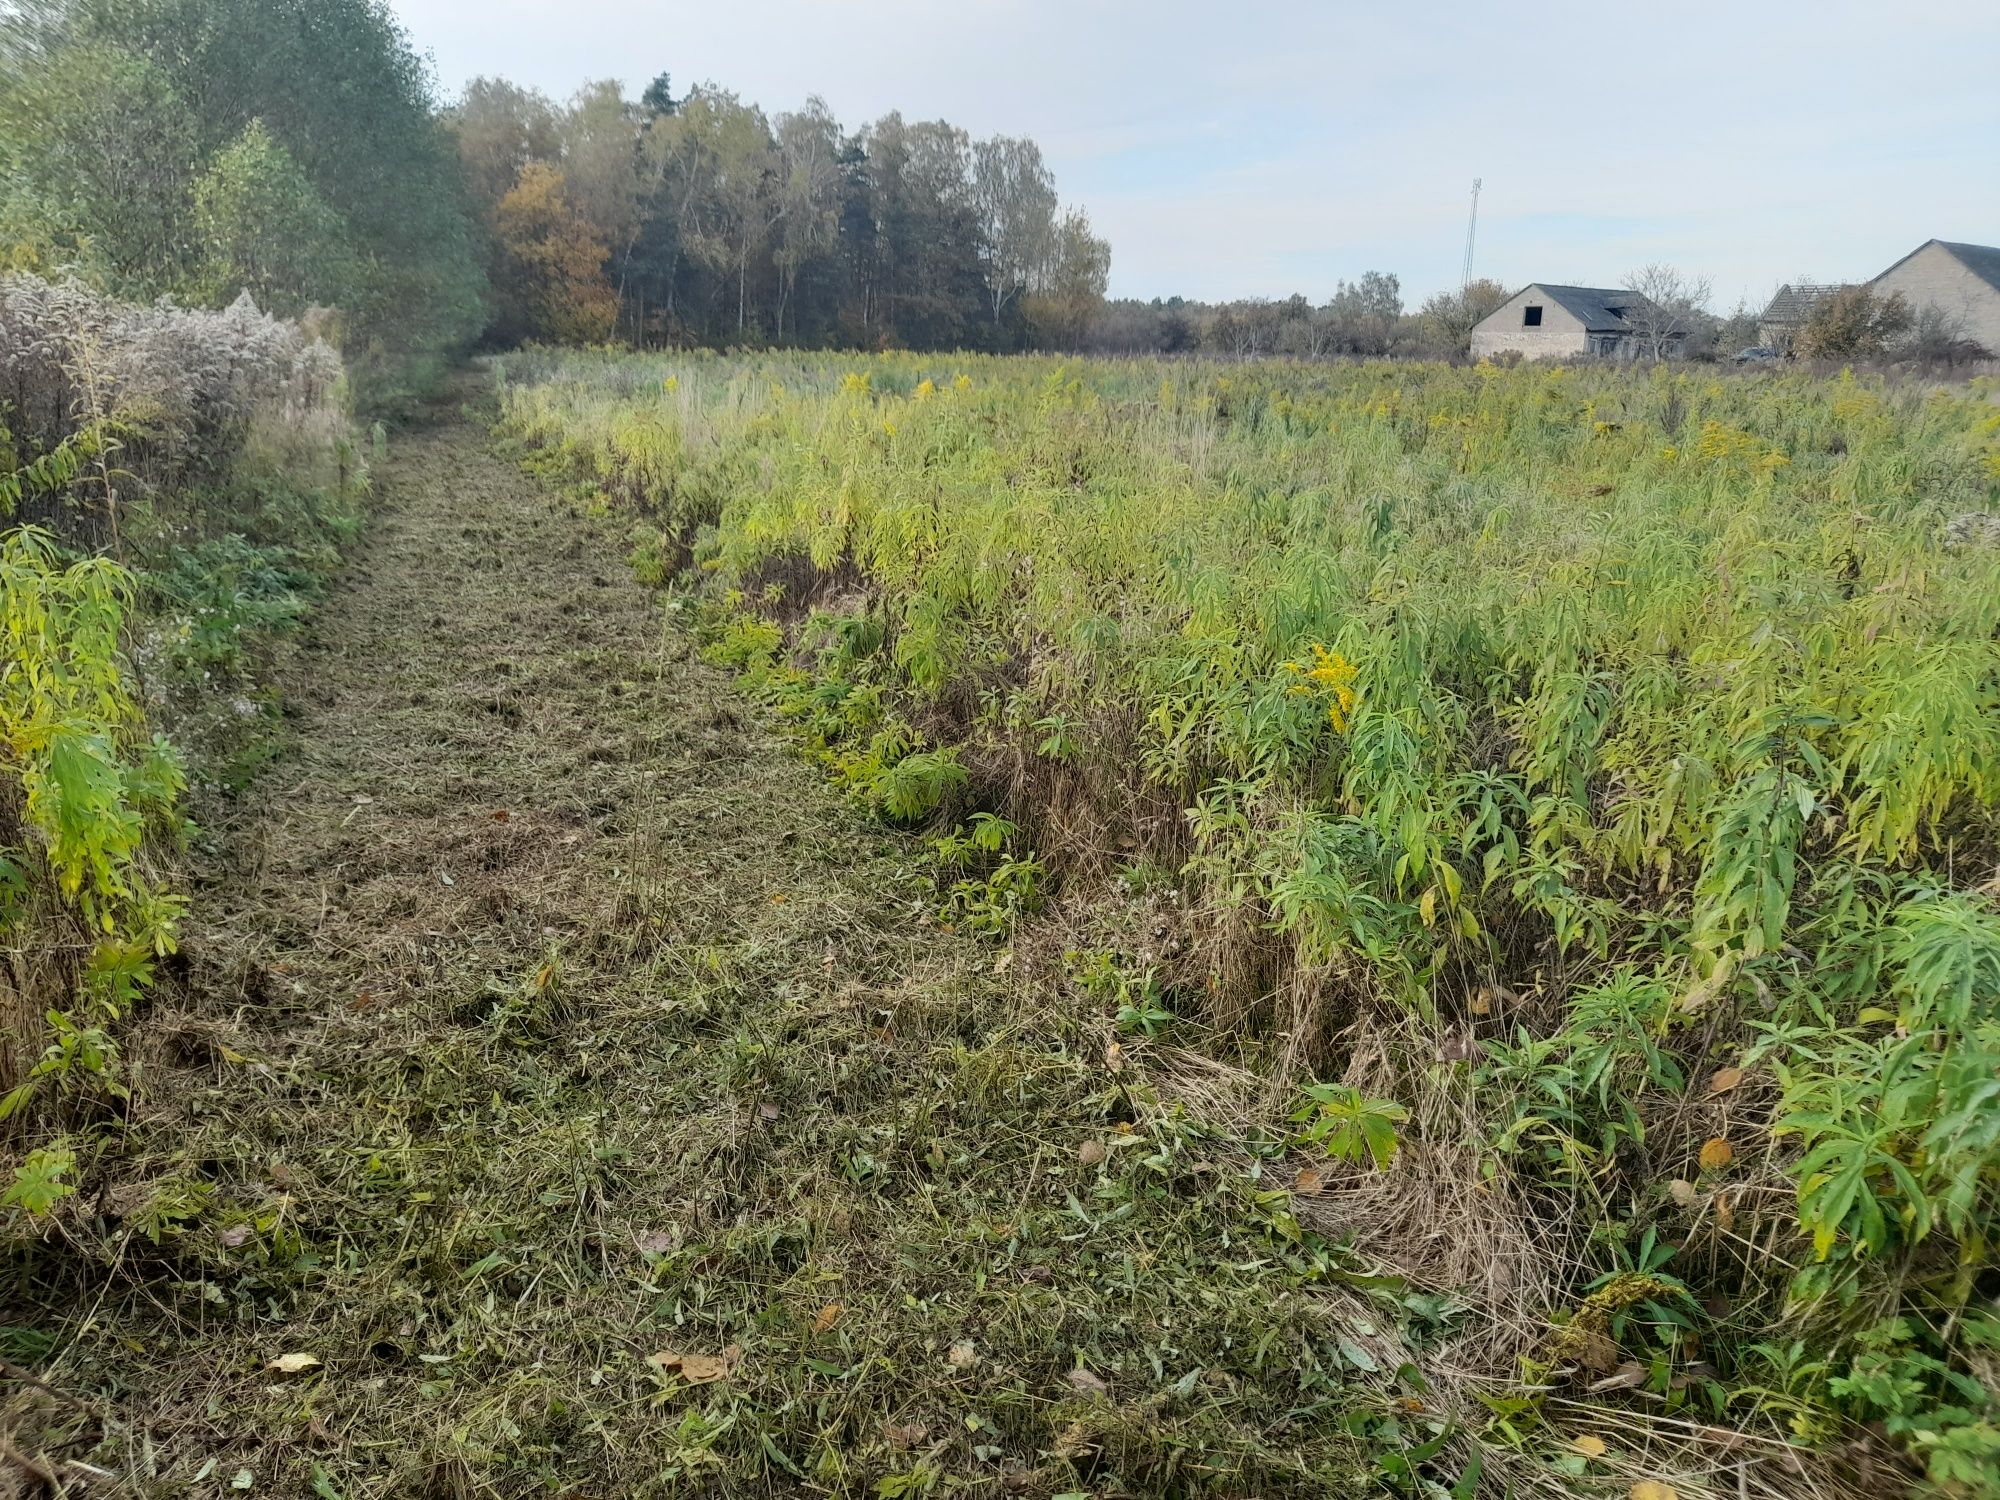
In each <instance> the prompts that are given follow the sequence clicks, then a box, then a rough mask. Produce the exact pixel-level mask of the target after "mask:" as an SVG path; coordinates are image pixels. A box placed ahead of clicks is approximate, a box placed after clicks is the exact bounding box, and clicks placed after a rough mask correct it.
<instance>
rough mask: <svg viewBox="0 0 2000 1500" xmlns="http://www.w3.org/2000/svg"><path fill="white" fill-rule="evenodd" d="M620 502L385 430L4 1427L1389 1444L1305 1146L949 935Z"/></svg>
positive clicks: (262, 1440) (211, 1444)
mask: <svg viewBox="0 0 2000 1500" xmlns="http://www.w3.org/2000/svg"><path fill="white" fill-rule="evenodd" d="M616 531H617V528H616V527H614V526H611V525H609V524H608V523H602V522H597V521H592V520H590V519H588V518H587V517H585V516H583V515H581V514H580V513H579V511H578V510H577V508H576V507H574V506H573V505H571V504H569V503H567V502H564V501H562V500H559V499H556V498H554V497H552V496H551V495H550V494H549V493H548V492H546V491H544V490H541V489H539V488H537V487H536V486H535V485H534V483H533V482H532V481H530V480H529V479H527V478H525V477H524V476H522V475H521V474H519V473H518V472H517V471H515V470H514V469H513V468H511V467H510V466H508V465H506V464H504V463H503V462H501V461H500V460H499V459H498V458H496V457H494V456H492V455H491V454H490V453H489V452H488V450H487V447H486V444H485V439H484V435H483V433H482V432H481V431H480V430H479V429H478V428H477V427H476V426H475V425H474V424H473V423H471V422H469V421H466V420H463V419H451V418H445V419H442V420H440V422H439V423H438V424H437V425H434V426H432V427H431V428H429V429H427V430H424V431H421V432H418V433H416V434H413V435H411V436H409V437H407V438H405V439H403V440H401V441H400V442H399V443H398V444H397V446H396V451H395V453H394V455H393V459H392V462H391V464H390V466H389V471H388V473H387V475H386V476H385V482H384V486H383V503H382V507H381V509H380V511H379V513H378V514H377V515H376V517H375V518H374V520H373V521H372V522H371V526H370V530H369V532H368V534H367V536H366V538H365V540H364V541H363V543H362V544H361V545H360V546H359V548H358V549H357V552H356V554H355V557H354V561H353V563H352V566H351V567H350V569H349V571H348V572H347V574H346V575H345V577H344V578H343V579H342V580H341V581H340V582H339V583H338V585H337V586H336V587H335V589H334V590H333V591H332V592H331V594H330V595H329V597H328V598H327V599H326V600H325V601H324V603H323V604H322V605H321V607H320V608H319V610H318V611H317V613H316V616H315V618H314V621H313V623H312V624H311V626H310V627H309V631H308V634H307V635H306V636H305V637H304V638H303V639H302V640H301V641H299V642H298V644H297V646H296V649H295V651H294V653H293V654H292V655H291V657H290V659H289V661H288V663H287V664H286V665H285V666H284V668H283V670H282V683H281V686H282V687H283V690H284V692H285V695H286V698H287V700H288V703H289V704H290V707H291V730H292V736H291V738H292V743H291V745H290V747H289V749H288V750H287V752H286V753H285V754H284V755H283V756H282V757H281V758H280V759H279V761H278V762H277V763H276V764H275V765H274V766H273V767H272V768H271V769H270V770H269V771H268V772H267V773H266V774H265V776H264V778H263V780H262V781H261V782H260V784H259V786H258V788H257V789H256V790H255V791H253V792H252V793H251V794H250V795H249V796H248V797H247V798H246V799H245V801H244V803H243V804H242V806H241V808H240V810H239V811H238V812H237V813H236V815H235V816H234V817H233V818H232V819H231V820H230V821H229V822H227V823H226V824H224V825H222V826H218V827H217V828H215V829H214V830H212V839H213V843H214V846H215V847H214V851H213V852H212V854H211V855H210V857H209V859H208V862H207V869H208V884H207V885H206V886H205V888H204V889H202V890H201V891H200V892H199V894H198V899H197V904H196V909H195V912H194V914H193V916H192V917H191V919H190V923H189V933H188V936H189V944H188V948H189V956H190V970H189V973H188V975H187V977H186V979H185V983H184V986H183V992H182V993H179V994H178V995H175V996H172V997H163V998H162V1000H161V1001H160V1003H159V1005H158V1006H157V1007H156V1010H155V1013H154V1014H153V1015H152V1016H151V1017H150V1018H149V1020H148V1022H147V1023H146V1025H145V1026H144V1027H143V1028H142V1032H141V1034H142V1037H143V1038H144V1041H143V1044H142V1046H141V1047H140V1049H139V1050H140V1053H141V1055H140V1057H139V1059H138V1060H139V1061H140V1062H141V1064H142V1072H141V1075H140V1077H141V1082H142V1086H141V1088H140V1090H139V1094H138V1097H137V1099H136V1101H135V1104H134V1109H133V1112H132V1113H133V1119H132V1125H131V1130H130V1144H129V1146H128V1147H127V1148H126V1149H125V1150H124V1151H123V1152H122V1154H121V1155H119V1156H118V1157H117V1159H116V1165H115V1171H114V1172H113V1173H112V1174H111V1176H110V1180H107V1181H106V1182H104V1183H103V1184H101V1190H100V1191H98V1192H97V1193H96V1194H95V1196H94V1197H93V1198H92V1200H91V1202H90V1205H89V1211H88V1212H79V1213H78V1214H77V1215H75V1216H73V1217H72V1218H71V1220H70V1221H68V1223H67V1224H66V1226H65V1228H64V1230H63V1234H62V1237H61V1240H60V1242H59V1243H51V1244H50V1245H49V1246H48V1247H47V1252H46V1254H45V1255H43V1256H41V1257H39V1258H37V1259H35V1260H33V1261H32V1262H31V1263H29V1264H26V1265H21V1266H15V1267H11V1268H8V1270H7V1272H6V1275H7V1277H8V1280H7V1282H6V1283H5V1288H6V1290H7V1299H6V1300H7V1304H8V1305H7V1312H6V1315H5V1319H4V1322H5V1323H6V1324H7V1325H8V1335H9V1342H8V1344H7V1345H6V1347H7V1348H8V1349H10V1350H11V1351H12V1353H11V1355H10V1357H11V1358H14V1359H15V1360H16V1362H17V1363H25V1364H32V1365H33V1366H35V1367H36V1368H38V1369H41V1370H42V1371H43V1372H44V1373H46V1374H47V1375H48V1376H49V1378H50V1379H51V1381H52V1382H53V1383H54V1384H56V1385H59V1386H60V1387H62V1388H63V1389H64V1390H66V1391H69V1392H71V1393H74V1394H75V1395H78V1396H80V1397H81V1398H82V1399H83V1400H84V1401H86V1402H88V1403H89V1404H90V1406H91V1408H92V1410H91V1411H85V1410H83V1409H82V1408H79V1407H75V1406H72V1405H69V1404H66V1403H64V1402H62V1401H59V1400H57V1399H55V1398H53V1397H46V1398H45V1397H42V1396H40V1395H39V1394H38V1393H36V1392H34V1391H32V1390H24V1391H22V1392H17V1394H16V1395H15V1396H14V1397H13V1398H12V1400H13V1416H14V1419H15V1423H16V1430H17V1431H19V1432H22V1433H33V1434H35V1435H36V1439H35V1440H36V1443H37V1445H38V1446H39V1448H40V1449H41V1451H45V1452H49V1453H52V1454H56V1455H59V1456H66V1457H67V1458H70V1459H75V1460H80V1461H83V1462H87V1463H89V1464H91V1465H95V1466H97V1467H98V1468H99V1469H101V1470H105V1471H109V1472H110V1473H112V1474H114V1475H117V1476H120V1478H119V1479H117V1480H115V1481H98V1482H96V1488H95V1490H93V1489H92V1488H91V1485H92V1481H90V1479H89V1477H88V1475H87V1474H86V1473H85V1471H84V1470H82V1469H80V1468H72V1469H67V1470H65V1471H64V1472H65V1474H66V1475H67V1476H69V1478H70V1479H71V1480H72V1481H74V1482H75V1483H76V1484H77V1485H78V1486H79V1487H80V1491H81V1492H124V1493H138V1494H147V1495H208V1494H213V1495H236V1494H242V1493H246V1492H248V1493H254V1494H274V1495H302V1494H317V1495H321V1496H338V1497H343V1500H358V1497H362V1496H370V1497H392V1496H393V1497H405V1496H438V1497H444V1496H453V1497H456V1496H473V1495H551V1494H553V1495H570V1496H579V1497H581V1496H603V1497H611V1496H625V1495H687V1494H749V1493H774V1494H794V1493H796V1494H812V1493H826V1494H847V1493H853V1494H871V1493H873V1494H881V1495H884V1496H889V1497H895V1496H898V1495H920V1494H930V1493H937V1494H944V1493H959V1494H965V1493H971V1494H984V1493H1009V1494H1029V1495H1052V1494H1057V1493H1062V1492H1089V1493H1093V1494H1099V1495H1118V1494H1165V1493H1190V1492H1197V1491H1199V1492H1214V1493H1220V1494H1235V1495H1252V1494H1254V1495H1267V1496H1268V1495H1277V1494H1286V1493H1299V1494H1315V1495H1318V1494H1328V1493H1349V1492H1352V1490H1353V1489H1354V1487H1355V1486H1356V1485H1357V1484H1358V1483H1359V1481H1357V1480H1356V1479H1355V1478H1354V1475H1355V1468H1356V1460H1355V1445H1354V1443H1353V1440H1352V1439H1351V1438H1350V1437H1349V1436H1348V1435H1347V1431H1346V1424H1347V1420H1348V1412H1349V1410H1350V1408H1351V1406H1352V1402H1351V1400H1349V1399H1348V1398H1347V1397H1346V1394H1345V1392H1344V1388H1343V1385H1342V1376H1341V1375H1340V1373H1339V1371H1340V1368H1341V1361H1342V1359H1343V1355H1342V1353H1341V1352H1339V1346H1338V1344H1337V1339H1336V1329H1335V1326H1334V1324H1333V1321H1332V1319H1331V1317H1330V1313H1331V1311H1332V1310H1333V1309H1334V1308H1335V1307H1336V1305H1341V1304H1337V1303H1336V1301H1335V1300H1334V1299H1335V1298H1337V1297H1349V1296H1351V1294H1349V1293H1344V1292H1338V1291H1336V1290H1332V1289H1329V1284H1328V1278H1327V1276H1326V1267H1327V1265H1328V1264H1329V1261H1328V1258H1327V1255H1326V1253H1325V1252H1324V1251H1323V1250H1319V1249H1317V1248H1315V1247H1314V1246H1313V1245H1312V1244H1311V1242H1310V1241H1307V1242H1305V1243H1303V1244H1302V1243H1300V1242H1299V1241H1298V1239H1297V1236H1296V1228H1295V1226H1293V1225H1292V1224H1291V1221H1290V1219H1289V1217H1288V1216H1287V1214H1286V1212H1285V1208H1284V1202H1283V1196H1282V1195H1280V1194H1271V1193H1264V1192H1261V1191H1260V1189H1261V1188H1263V1187H1266V1186H1268V1185H1269V1184H1268V1183H1260V1182H1259V1181H1258V1180H1256V1176H1255V1164H1254V1162H1252V1161H1251V1160H1250V1159H1249V1158H1247V1157H1245V1156H1244V1155H1243V1154H1242V1153H1241V1151H1240V1150H1238V1149H1237V1148H1235V1147H1233V1146H1229V1145H1227V1144H1226V1143H1219V1142H1217V1141H1215V1140H1214V1139H1213V1138H1212V1137H1210V1136H1209V1135H1208V1134H1206V1133H1205V1132H1203V1131H1202V1130H1201V1129H1200V1128H1199V1127H1198V1126H1197V1125H1195V1124H1194V1122H1192V1121H1191V1120H1188V1119H1187V1118H1185V1116H1184V1115H1182V1114H1180V1112H1178V1111H1176V1110H1173V1109H1171V1108H1168V1107H1166V1106H1164V1105H1162V1104H1161V1103H1160V1102H1159V1101H1158V1100H1157V1099H1156V1098H1155V1097H1154V1096H1153V1095H1152V1094H1151V1093H1150V1092H1149V1091H1148V1090H1147V1089H1146V1088H1145V1087H1144V1086H1143V1085H1141V1084H1139V1083H1138V1082H1137V1081H1136V1077H1135V1076H1134V1074H1127V1075H1126V1076H1122V1077H1121V1076H1114V1075H1113V1074H1111V1073H1109V1072H1108V1071H1107V1070H1106V1068H1105V1066H1104V1063H1103V1046H1104V1037H1105V1035H1106V1033H1104V1032H1103V1031H1102V1030H1101V1028H1100V1023H1099V1022H1098V1021H1097V1020H1095V1019H1088V1020H1087V1019H1086V1018H1085V1016H1084V1014H1083V1011H1082V1008H1081V1006H1080V1004H1078V1003H1075V1002H1063V1001H1060V1000H1052V999H1051V998H1050V996H1049V993H1048V991H1047V989H1046V987H1045V986H1043V987H1041V988H1038V987H1037V985H1036V984H1033V983H1030V982H1029V981H1027V980H1024V979H1021V978H1019V977H1018V972H1019V971H1018V970H1009V971H1007V972H1006V973H1004V974H1003V973H999V972H996V970H1001V969H1005V968H1006V966H1005V965H1003V964H1000V963H999V962H998V961H997V955H998V954H999V952H1000V950H999V949H997V948H995V947H993V946H990V945H984V944H980V943H976V942H973V941H971V940H968V939H963V938H959V937H954V936H951V935H949V934H946V933H944V932H941V931H940V930H939V928H938V926H937V924H936V922H935V920H934V911H935V906H936V893H935V890H934V888H933V886H932V884H931V881H930V878H929V876H928V875H927V874H926V873H925V872H924V871H923V869H922V867H921V854H922V849H923V846H922V843H921V841H920V840H916V839H912V838H908V837H905V836H903V835H899V834H893V833H889V832H885V831H884V830H882V829H881V828H879V827H877V826H874V825H872V824H870V823H868V822H867V821H866V820H865V819H864V818H862V816H861V815H860V814H858V813H856V812H854V811H852V810H850V809H849V808H847V807H846V806H845V805H844V804H843V803H842V802H840V801H839V800H838V798H837V797H836V796H835V795H834V794H833V793H832V792H830V791H829V790H828V789H827V788H826V787H825V786H824V785H823V783H822V782H821V780H820V778H819V777H818V775H817V773H815V772H814V771H812V770H811V769H809V768H808V767H806V766H805V765H803V764H802V763H800V762H799V761H797V760H796V759H794V758H792V757H790V756H789V755H788V753H787V751H786V750H785V748H784V745H783V742H782V741H781V739H780V738H779V737H778V735H777V733H776V731H775V730H774V729H773V728H771V727H769V726H767V725H766V724H765V722H764V720H763V718H762V714H761V710H759V709H757V708H755V707H754V706H753V705H750V704H747V703H746V702H744V701H743V700H742V699H740V698H738V697H736V696H735V695H734V694H733V691H732V689H731V687H730V685H729V683H728V682H727V681H726V680H724V679H723V678H722V677H720V676H719V675H718V674H716V673H714V672H713V671H711V670H709V669H708V668H705V667H703V666H702V665H700V664H699V663H698V662H697V661H695V660H694V659H693V658H692V656H691V654H690V652H689V650H688V648H687V647H686V645H685V644H684V643H683V642H682V641H681V640H680V639H679V638H678V637H676V636H674V635H672V634H671V633H669V632H667V631H665V630H664V629H663V625H662V621H663V618H664V614H663V612H662V610H661V609H660V607H659V605H658V603H657V601H656V600H655V599H654V598H653V597H651V596H649V595H648V594H647V593H646V592H645V591H643V590H642V589H641V588H639V587H638V586H637V585H636V584H635V583H634V582H633V581H632V580H631V578H630V575H629V573H628V571H627V569H626V567H625V565H624V563H623V561H622V556H621V554H622V550H623V549H622V546H621V544H620V541H619V538H618V536H617V535H616V534H615V533H616ZM1021 967H1022V968H1025V967H1027V966H1026V965H1023V966H1021ZM1135 1071H1136V1070H1135ZM1086 1142H1089V1143H1093V1144H1091V1145H1089V1146H1086V1145H1085V1143H1086ZM1096 1143H1105V1144H1103V1145H1102V1146H1100V1145H1099V1144H1096ZM1080 1148H1082V1155H1083V1156H1084V1157H1085V1158H1087V1159H1086V1160H1082V1161H1080V1160H1079V1151H1080ZM1100 1156H1101V1157H1102V1158H1104V1159H1103V1160H1102V1161H1101V1162H1099V1161H1097V1160H1094V1159H1089V1158H1096V1157H1100ZM1358 1336H1360V1337H1362V1338H1364V1339H1365V1337H1366V1333H1365V1331H1364V1332H1363V1333H1362V1334H1360V1335H1358ZM1352 1347H1353V1346H1352V1343H1351V1341H1350V1342H1349V1344H1348V1349H1349V1350H1350V1351H1351V1350H1352ZM288 1356H311V1358H312V1359H313V1360H316V1361H317V1362H318V1363H317V1364H316V1365H312V1366H311V1367H309V1368H305V1369H303V1370H300V1371H298V1372H296V1373H289V1374H288V1373H283V1372H282V1370H281V1369H277V1368H272V1366H271V1362H273V1361H283V1360H285V1359H286V1357H288ZM1347 1357H1349V1358H1351V1354H1350V1355H1349V1356H1347ZM293 1363H305V1361H304V1360H302V1359H299V1360H294V1361H293ZM65 1445H67V1446H65ZM5 1485H6V1480H5V1479H4V1478H0V1494H5V1493H6V1489H5Z"/></svg>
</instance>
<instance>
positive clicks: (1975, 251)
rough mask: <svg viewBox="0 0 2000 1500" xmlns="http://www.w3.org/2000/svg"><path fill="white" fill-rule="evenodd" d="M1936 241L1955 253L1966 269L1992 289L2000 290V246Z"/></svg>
mask: <svg viewBox="0 0 2000 1500" xmlns="http://www.w3.org/2000/svg"><path fill="white" fill-rule="evenodd" d="M1938 243H1939V244H1940V245H1942V246H1944V248H1945V249H1947V250H1949V251H1950V252H1951V253H1952V254H1953V255H1956V256H1957V257H1958V258H1959V260H1960V261H1962V262H1963V263H1964V265H1965V269H1966V270H1968V271H1970V272H1971V273H1972V274H1973V275H1974V276H1977V277H1978V278H1979V279H1980V280H1981V281H1983V282H1985V283H1986V284H1987V285H1988V286H1990V287H1992V288H1993V290H1994V291H1996V292H2000V248H1996V247H1995V246H1992V245H1961V244H1957V243H1954V242H1953V241H1951V240H1939V241H1938Z"/></svg>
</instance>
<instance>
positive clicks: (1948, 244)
mask: <svg viewBox="0 0 2000 1500" xmlns="http://www.w3.org/2000/svg"><path fill="white" fill-rule="evenodd" d="M1933 245H1936V246H1937V247H1938V248H1939V249H1940V250H1943V251H1945V252H1947V253H1948V254H1950V255H1952V256H1954V257H1956V258H1957V260H1958V262H1959V264H1961V265H1963V266H1964V267H1965V269H1966V270H1968V271H1970V272H1971V273H1972V274H1973V275H1975V276H1977V277H1978V278H1979V279H1980V280H1981V281H1983V282H1985V283H1986V284H1987V285H1988V286H1990V287H1992V288H1993V290H1994V291H1996V292H2000V249H1996V248H1995V247H1994V246H1992V245H1967V244H1964V243H1962V242H1960V241H1958V240H1925V241H1924V242H1923V243H1922V244H1921V245H1919V246H1917V248H1916V249H1914V250H1912V251H1911V252H1910V253H1909V254H1908V255H1906V256H1904V257H1903V260H1910V259H1912V258H1913V257H1915V256H1918V255H1921V254H1922V253H1923V252H1924V251H1926V250H1928V249H1930V247H1931V246H1933ZM1903 260H1899V261H1897V262H1896V266H1900V265H1901V264H1902V263H1903ZM1896 266H1891V267H1889V271H1893V270H1895V269H1896ZM1889 271H1884V272H1883V273H1882V276H1887V275H1888V274H1889ZM1882 276H1877V277H1876V278H1875V279H1876V280H1877V281H1880V280H1881V279H1882Z"/></svg>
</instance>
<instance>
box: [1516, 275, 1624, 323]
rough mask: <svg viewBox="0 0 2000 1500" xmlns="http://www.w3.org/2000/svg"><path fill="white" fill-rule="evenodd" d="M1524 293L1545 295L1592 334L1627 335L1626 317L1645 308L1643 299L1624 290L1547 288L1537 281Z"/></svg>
mask: <svg viewBox="0 0 2000 1500" xmlns="http://www.w3.org/2000/svg"><path fill="white" fill-rule="evenodd" d="M1526 290H1528V291H1531V292H1546V293H1547V294H1548V297H1549V300H1550V301H1551V302H1555V303H1557V304H1559V305H1560V306H1561V307H1562V309H1563V310H1564V311H1565V312H1567V313H1569V314H1570V316H1572V317H1573V318H1575V319H1576V320H1577V321H1578V322H1580V323H1581V324H1583V326H1584V328H1585V329H1586V330H1587V331H1588V332H1591V333H1630V332H1631V331H1632V325H1631V323H1630V322H1628V321H1627V320H1626V318H1625V314H1626V313H1627V312H1628V311H1630V310H1632V309H1634V308H1639V307H1645V306H1647V305H1648V304H1647V302H1646V299H1645V298H1644V297H1641V296H1640V295H1639V294H1638V293H1637V292H1634V291H1628V290H1627V289H1626V288H1624V287H1608V286H1550V285H1549V283H1547V282H1546V281H1537V282H1535V283H1534V284H1533V285H1532V286H1529V287H1528V288H1526Z"/></svg>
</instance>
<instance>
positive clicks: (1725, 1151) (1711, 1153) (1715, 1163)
mask: <svg viewBox="0 0 2000 1500" xmlns="http://www.w3.org/2000/svg"><path fill="white" fill-rule="evenodd" d="M1734 1160H1736V1148H1735V1147H1734V1146H1732V1145H1730V1144H1729V1142H1727V1141H1725V1140H1724V1139H1723V1138H1722V1137H1721V1136H1719V1135H1717V1136H1711V1137H1709V1139H1707V1140H1706V1141H1703V1142H1702V1145H1701V1169H1702V1170H1703V1171H1704V1172H1716V1171H1720V1170H1721V1169H1722V1168H1724V1167H1726V1166H1728V1165H1729V1164H1730V1163H1731V1162H1733V1161H1734Z"/></svg>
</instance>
